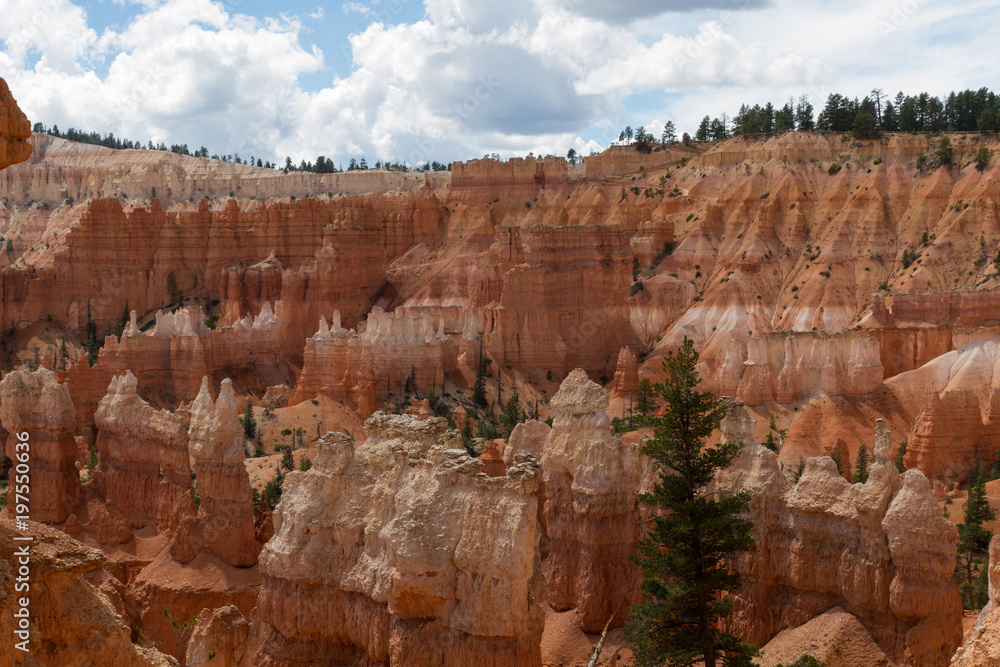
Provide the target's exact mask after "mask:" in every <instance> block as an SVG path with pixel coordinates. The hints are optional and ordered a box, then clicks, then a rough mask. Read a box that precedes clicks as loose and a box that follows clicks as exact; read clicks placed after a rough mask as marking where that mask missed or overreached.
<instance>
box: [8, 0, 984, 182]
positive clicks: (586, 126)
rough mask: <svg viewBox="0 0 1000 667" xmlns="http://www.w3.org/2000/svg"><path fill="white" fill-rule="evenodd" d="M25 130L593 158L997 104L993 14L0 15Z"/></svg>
mask: <svg viewBox="0 0 1000 667" xmlns="http://www.w3.org/2000/svg"><path fill="white" fill-rule="evenodd" d="M0 16H2V17H3V21H2V22H0V76H2V77H3V78H5V79H6V80H7V82H8V84H9V85H10V87H11V90H12V91H13V93H14V95H15V97H16V98H17V99H18V101H19V103H20V104H21V106H22V108H23V109H24V110H25V112H26V113H27V114H28V116H29V117H30V118H31V119H32V121H33V122H34V121H41V122H43V123H45V124H46V125H52V124H58V125H59V126H60V127H61V128H63V129H65V128H67V127H69V126H75V127H78V128H85V129H92V130H99V131H102V132H108V131H112V132H115V134H116V135H119V136H126V137H130V138H133V139H142V140H144V141H145V140H147V139H153V140H154V141H157V142H158V141H164V142H167V143H171V142H177V143H187V144H189V145H190V146H191V147H192V148H194V147H197V146H200V145H205V146H207V147H208V148H209V149H210V150H211V151H213V152H217V153H235V152H238V153H240V154H241V155H242V156H243V157H248V156H250V155H255V156H259V157H263V158H264V159H270V160H278V161H283V160H284V156H286V155H289V156H291V157H292V158H293V159H294V160H295V161H296V162H298V161H299V160H301V159H309V160H312V159H315V157H316V156H317V155H320V154H322V155H326V156H331V157H333V158H334V159H335V160H337V161H344V162H346V161H347V160H348V159H349V158H350V157H352V156H354V157H360V156H362V155H363V156H365V157H367V159H368V161H369V162H374V161H375V160H376V159H391V160H401V161H406V162H409V163H411V164H416V163H422V162H423V161H425V160H434V159H437V160H440V161H445V162H446V161H451V160H456V159H468V158H472V157H479V156H482V155H483V154H485V153H494V152H496V153H499V154H501V155H502V156H504V157H507V156H512V155H525V154H527V153H528V152H529V151H530V152H534V153H535V154H548V153H553V154H559V155H564V154H565V153H566V151H567V149H569V148H571V147H572V148H575V149H576V150H577V151H579V152H582V153H588V152H590V151H592V150H600V149H602V148H604V147H606V146H607V144H608V143H609V142H610V141H612V140H614V139H615V138H616V137H617V135H618V132H619V131H620V130H621V128H623V127H624V126H625V125H626V124H630V125H632V126H633V127H637V126H639V125H645V126H646V127H647V128H649V129H652V130H653V131H654V132H657V133H658V132H659V131H660V129H661V128H662V126H663V123H664V122H665V121H666V120H673V121H674V122H675V123H676V124H677V125H678V127H679V128H680V129H681V131H684V130H688V131H693V130H694V128H695V127H696V125H697V123H698V120H699V119H700V118H701V116H703V115H705V114H711V115H713V116H714V115H719V114H722V113H723V112H727V113H729V114H730V115H732V114H733V113H734V112H735V111H736V110H737V109H738V108H739V105H740V103H741V102H750V103H753V102H761V103H763V102H766V101H768V100H770V101H774V102H780V101H782V100H785V99H787V98H788V97H789V96H795V97H798V96H799V95H802V94H806V95H808V96H809V97H810V98H811V100H812V102H813V104H814V105H816V106H817V107H820V106H822V103H823V101H824V100H825V99H826V96H827V95H828V94H829V93H831V92H841V93H844V94H848V95H852V96H855V95H857V96H860V95H864V94H866V93H867V92H868V91H870V90H871V89H872V88H875V87H879V88H882V89H884V90H885V91H886V92H889V93H890V94H895V92H896V91H899V90H903V91H906V92H919V91H922V90H927V91H929V92H931V93H934V94H937V95H943V94H946V93H947V92H949V91H950V90H952V89H962V88H966V87H972V88H979V87H981V86H989V87H992V88H997V87H998V86H997V83H996V79H997V74H998V69H1000V65H998V64H997V59H996V58H993V57H990V55H989V54H990V53H992V51H993V47H994V46H995V43H996V38H997V36H998V35H997V34H996V33H997V32H998V30H1000V27H998V26H1000V8H998V7H997V3H995V2H984V1H977V0H970V1H969V2H965V3H944V2H943V1H942V0H868V1H866V2H861V1H853V0H842V1H841V2H838V3H829V2H819V1H818V0H801V1H799V2H792V1H791V0H700V1H696V0H504V2H485V1H483V0H423V1H421V0H355V1H353V2H344V3H326V2H317V1H315V0H314V1H313V2H307V1H304V0H285V1H284V2H281V3H274V2H263V1H261V0H220V1H214V0H90V1H83V0H0Z"/></svg>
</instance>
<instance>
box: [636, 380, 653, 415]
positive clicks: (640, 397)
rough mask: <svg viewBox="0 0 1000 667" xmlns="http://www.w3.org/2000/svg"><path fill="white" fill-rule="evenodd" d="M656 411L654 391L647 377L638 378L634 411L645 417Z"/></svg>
mask: <svg viewBox="0 0 1000 667" xmlns="http://www.w3.org/2000/svg"><path fill="white" fill-rule="evenodd" d="M655 411H656V393H655V392H654V391H653V383H652V382H650V380H649V378H643V379H641V380H639V389H638V391H636V392H635V413H636V414H637V415H639V416H640V417H646V416H648V415H651V414H653V412H655Z"/></svg>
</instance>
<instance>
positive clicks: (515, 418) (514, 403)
mask: <svg viewBox="0 0 1000 667" xmlns="http://www.w3.org/2000/svg"><path fill="white" fill-rule="evenodd" d="M525 418H526V414H525V412H524V410H522V409H521V402H520V401H519V400H518V397H517V388H516V387H515V388H514V393H513V394H511V396H510V398H508V399H507V402H506V403H504V405H503V410H502V411H501V412H500V428H501V437H502V438H509V437H510V434H511V432H513V430H514V427H515V426H517V425H518V424H520V423H521V422H523V421H524V420H525Z"/></svg>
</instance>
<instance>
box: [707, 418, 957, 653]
mask: <svg viewBox="0 0 1000 667" xmlns="http://www.w3.org/2000/svg"><path fill="white" fill-rule="evenodd" d="M722 430H723V437H724V438H725V439H727V440H734V439H737V438H738V439H741V440H742V441H743V442H744V444H745V449H744V452H743V454H742V455H741V456H740V457H739V459H738V460H737V461H736V463H735V464H734V466H733V467H732V468H729V469H727V470H725V471H723V472H721V473H720V474H719V476H718V478H717V487H716V488H717V489H723V490H727V491H738V490H741V489H751V488H752V489H754V490H755V493H754V499H753V520H754V535H755V537H756V540H757V544H756V547H755V549H754V551H753V552H751V553H750V554H749V555H748V556H746V557H744V558H741V559H739V560H738V561H737V569H738V570H739V571H740V572H741V573H742V574H743V576H744V589H743V591H742V592H741V598H742V599H740V598H737V599H736V600H735V607H736V613H735V614H734V616H733V618H732V619H730V621H729V623H730V625H731V627H732V628H733V629H735V630H736V631H737V632H738V633H739V635H740V636H742V637H747V638H749V639H751V640H752V641H755V642H758V643H759V644H763V643H765V642H767V641H768V640H769V639H771V638H772V637H774V635H775V634H777V632H778V631H780V630H782V629H786V628H794V627H796V626H799V625H802V624H804V623H806V622H808V621H809V620H811V619H812V618H815V617H816V616H819V615H820V614H822V613H823V612H825V611H826V610H828V609H830V608H831V607H835V606H839V607H841V608H842V609H844V610H845V611H847V612H848V613H850V614H853V615H854V616H856V617H857V618H858V620H860V622H861V623H862V625H864V627H865V628H866V629H867V631H868V632H869V633H871V636H872V638H874V640H875V642H876V643H877V644H878V645H879V646H880V647H881V649H882V650H883V651H884V652H885V653H886V654H887V655H888V656H889V657H890V658H891V659H892V660H894V661H896V662H901V663H904V664H910V665H928V666H930V665H939V664H942V663H944V662H945V661H947V659H948V657H949V656H950V655H951V654H952V653H953V652H954V651H955V649H956V648H957V647H958V645H959V644H960V643H961V641H962V625H961V619H962V615H961V603H960V600H959V596H958V586H957V584H956V582H955V578H954V569H955V558H956V548H955V544H956V542H957V540H958V531H957V530H956V529H955V526H954V525H952V524H951V523H950V522H949V521H948V520H947V519H946V518H944V517H942V516H941V511H940V509H939V507H938V504H937V501H936V500H935V499H934V496H933V495H932V494H931V488H930V484H929V483H928V481H927V478H926V477H925V476H924V475H923V473H921V472H920V471H919V470H908V471H906V473H905V475H900V474H899V473H898V472H897V471H896V468H895V466H894V465H893V463H892V461H891V460H890V454H891V453H892V441H891V440H890V438H889V433H888V430H887V429H886V428H885V427H884V425H882V424H879V425H878V426H877V427H876V445H875V448H874V451H873V454H874V462H873V463H872V467H871V472H870V475H869V478H868V481H867V482H866V483H865V484H850V483H849V482H847V481H846V480H844V478H843V477H842V476H840V475H839V474H838V472H837V468H836V465H835V464H834V463H833V460H832V459H830V458H828V457H822V458H811V459H809V460H808V462H807V463H806V469H805V472H804V473H803V474H802V477H801V478H800V479H799V481H798V483H797V484H790V483H789V482H788V481H786V478H785V475H784V474H783V473H782V472H781V471H780V470H779V468H778V464H777V459H776V457H775V455H774V454H773V453H772V452H770V451H769V450H767V449H765V448H764V447H762V446H760V445H759V444H757V443H756V442H755V441H754V440H753V419H752V417H751V416H750V415H749V413H748V412H747V411H746V408H745V407H744V406H743V405H742V404H735V405H734V406H733V407H732V408H730V411H729V414H728V415H727V417H726V421H725V422H724V423H723V426H722ZM775 554H784V555H785V556H783V557H780V558H776V557H775ZM744 600H750V601H752V604H749V605H748V604H746V603H745V602H744ZM763 610H766V612H765V611H763Z"/></svg>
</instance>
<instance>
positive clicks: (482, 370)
mask: <svg viewBox="0 0 1000 667" xmlns="http://www.w3.org/2000/svg"><path fill="white" fill-rule="evenodd" d="M472 402H473V403H475V404H476V405H478V406H480V407H486V357H484V356H483V333H482V332H479V362H478V363H477V364H476V381H475V382H474V383H473V385H472Z"/></svg>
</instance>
